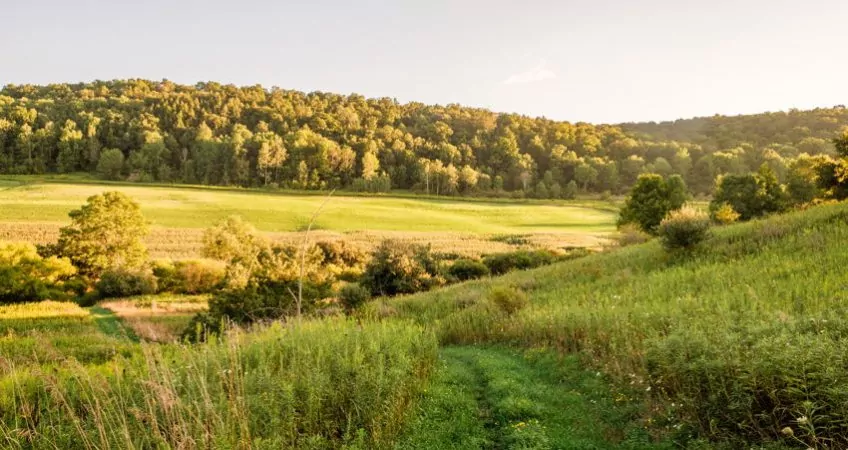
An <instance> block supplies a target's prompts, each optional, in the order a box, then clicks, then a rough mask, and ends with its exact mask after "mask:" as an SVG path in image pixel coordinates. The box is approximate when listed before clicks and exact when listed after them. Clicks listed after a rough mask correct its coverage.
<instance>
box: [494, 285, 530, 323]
mask: <svg viewBox="0 0 848 450" xmlns="http://www.w3.org/2000/svg"><path fill="white" fill-rule="evenodd" d="M489 300H491V301H492V303H494V304H495V306H497V307H498V309H500V310H501V311H503V312H505V313H506V314H508V315H510V316H511V315H513V314H515V313H516V312H518V311H520V310H522V309H524V307H526V306H527V304H528V303H529V301H528V300H527V295H526V294H524V292H522V291H520V290H518V289H516V288H513V287H507V286H498V287H495V288H493V289H492V290H491V291H489Z"/></svg>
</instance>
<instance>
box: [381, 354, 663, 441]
mask: <svg viewBox="0 0 848 450" xmlns="http://www.w3.org/2000/svg"><path fill="white" fill-rule="evenodd" d="M441 360H442V367H441V369H440V371H439V373H437V374H436V375H435V377H434V380H433V382H432V384H431V385H430V387H429V389H428V391H427V394H426V396H425V398H424V400H423V401H422V403H421V405H420V407H419V410H418V416H417V417H416V418H415V419H413V420H412V421H411V423H410V425H409V427H410V428H409V429H410V431H409V432H408V434H407V435H406V437H405V439H404V440H403V441H401V443H400V444H399V445H398V447H397V448H398V449H442V448H453V449H575V450H576V449H581V450H589V449H612V448H624V449H665V448H672V447H671V446H670V445H666V444H651V443H650V440H649V439H648V436H647V434H646V433H645V432H644V431H642V429H641V428H639V427H638V426H637V424H636V423H635V422H633V420H634V417H636V415H635V413H636V410H635V409H634V408H633V407H632V406H631V405H630V404H629V403H627V402H623V401H622V398H624V397H625V394H623V393H615V392H612V391H611V390H610V386H609V385H608V384H607V381H606V379H605V378H604V377H602V376H600V374H599V373H597V372H590V371H587V370H585V369H583V368H582V367H581V366H580V364H579V362H578V360H577V358H576V357H566V358H560V357H558V356H556V354H555V353H554V352H551V351H542V350H530V351H520V350H512V349H506V348H490V347H448V348H445V349H443V350H442V352H441Z"/></svg>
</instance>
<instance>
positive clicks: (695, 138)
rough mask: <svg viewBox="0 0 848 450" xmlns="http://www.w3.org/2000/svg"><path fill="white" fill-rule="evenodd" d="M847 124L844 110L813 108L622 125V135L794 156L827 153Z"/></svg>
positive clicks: (715, 148) (710, 148) (847, 119)
mask: <svg viewBox="0 0 848 450" xmlns="http://www.w3.org/2000/svg"><path fill="white" fill-rule="evenodd" d="M846 125H848V109H846V108H845V106H842V105H839V106H835V107H833V108H816V109H813V110H807V111H801V110H797V109H792V110H789V111H788V112H784V111H780V112H767V113H762V114H750V115H739V116H723V115H715V116H712V117H695V118H692V119H678V120H675V121H669V122H641V123H624V124H621V125H620V126H621V128H622V129H623V130H625V132H628V133H632V134H635V135H637V136H641V137H642V138H649V139H654V140H659V141H682V142H691V143H695V144H698V145H700V146H702V147H704V148H705V149H707V150H710V151H715V150H720V149H732V148H734V147H739V146H744V145H753V146H755V147H760V148H762V147H771V148H773V149H775V150H776V151H778V152H780V153H782V154H784V153H785V154H787V155H794V154H797V153H798V152H801V153H804V152H806V153H808V154H811V155H812V154H818V153H830V152H831V151H832V149H833V147H832V145H831V140H832V139H833V137H834V136H836V135H837V134H838V133H839V132H840V131H841V128H842V127H844V126H846Z"/></svg>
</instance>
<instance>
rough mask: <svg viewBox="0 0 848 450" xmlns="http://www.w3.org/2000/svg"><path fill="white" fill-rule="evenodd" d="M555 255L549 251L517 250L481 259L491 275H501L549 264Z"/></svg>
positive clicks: (554, 258) (554, 259)
mask: <svg viewBox="0 0 848 450" xmlns="http://www.w3.org/2000/svg"><path fill="white" fill-rule="evenodd" d="M554 261H556V255H554V254H553V253H552V252H551V251H549V250H518V251H514V252H509V253H496V254H494V255H489V256H486V257H485V258H483V264H485V265H486V266H487V267H488V268H489V271H490V272H491V273H492V275H502V274H504V273H507V272H509V271H511V270H524V269H532V268H534V267H539V266H543V265H546V264H551V263H553V262H554Z"/></svg>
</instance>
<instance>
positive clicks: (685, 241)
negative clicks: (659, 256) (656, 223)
mask: <svg viewBox="0 0 848 450" xmlns="http://www.w3.org/2000/svg"><path fill="white" fill-rule="evenodd" d="M709 231H710V218H709V216H707V214H706V213H705V212H703V211H700V210H698V209H696V208H693V207H691V206H684V207H683V208H681V209H678V210H677V211H672V212H671V213H669V215H668V216H667V217H666V218H665V219H663V221H662V222H661V223H660V227H659V235H660V240H661V241H662V244H663V247H665V248H666V249H667V250H678V249H689V248H692V247H694V246H696V245H698V244H699V243H701V242H702V241H703V240H704V239H706V238H707V235H708V234H709Z"/></svg>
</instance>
